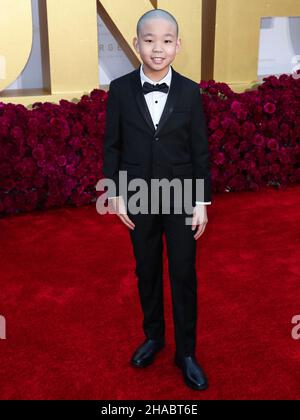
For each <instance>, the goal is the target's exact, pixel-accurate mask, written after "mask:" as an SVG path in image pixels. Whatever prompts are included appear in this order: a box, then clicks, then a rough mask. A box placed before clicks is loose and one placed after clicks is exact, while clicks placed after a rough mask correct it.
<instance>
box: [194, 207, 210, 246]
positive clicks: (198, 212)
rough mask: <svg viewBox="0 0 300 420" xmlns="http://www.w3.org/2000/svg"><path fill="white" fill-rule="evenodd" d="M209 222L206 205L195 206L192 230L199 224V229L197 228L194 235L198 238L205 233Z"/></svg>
mask: <svg viewBox="0 0 300 420" xmlns="http://www.w3.org/2000/svg"><path fill="white" fill-rule="evenodd" d="M207 222H208V219H207V210H206V205H205V204H197V205H196V207H194V211H193V221H192V230H195V229H196V227H197V226H198V229H197V230H196V234H195V235H194V238H195V239H196V240H197V239H199V238H200V236H201V235H203V233H204V230H205V228H206V224H207Z"/></svg>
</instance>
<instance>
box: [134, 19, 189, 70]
mask: <svg viewBox="0 0 300 420" xmlns="http://www.w3.org/2000/svg"><path fill="white" fill-rule="evenodd" d="M133 45H134V48H135V49H136V51H137V53H138V54H140V56H141V59H142V61H143V63H144V67H145V70H146V71H149V72H157V73H163V72H164V70H165V69H167V68H168V66H169V65H170V64H171V63H172V62H173V61H174V59H175V57H176V54H177V53H178V52H179V49H180V45H181V41H180V39H179V38H178V37H177V33H176V26H175V24H173V23H172V22H169V21H167V20H165V19H161V18H155V19H149V20H147V21H146V22H145V23H144V24H143V26H142V28H141V31H140V34H139V36H138V38H137V37H135V38H134V40H133Z"/></svg>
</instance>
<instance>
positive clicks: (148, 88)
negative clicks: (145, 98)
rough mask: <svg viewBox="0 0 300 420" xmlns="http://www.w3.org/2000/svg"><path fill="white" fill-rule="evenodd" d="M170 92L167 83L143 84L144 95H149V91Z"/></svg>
mask: <svg viewBox="0 0 300 420" xmlns="http://www.w3.org/2000/svg"><path fill="white" fill-rule="evenodd" d="M156 91H157V92H164V93H168V92H169V86H168V85H167V84H166V83H161V84H159V83H157V84H156V85H152V84H151V83H148V82H145V83H144V84H143V93H144V95H147V93H151V92H156Z"/></svg>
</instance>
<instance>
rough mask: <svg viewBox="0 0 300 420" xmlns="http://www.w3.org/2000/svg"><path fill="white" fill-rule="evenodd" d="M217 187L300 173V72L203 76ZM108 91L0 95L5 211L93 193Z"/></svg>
mask: <svg viewBox="0 0 300 420" xmlns="http://www.w3.org/2000/svg"><path fill="white" fill-rule="evenodd" d="M199 86H200V89H201V91H202V94H203V101H204V106H205V112H206V115H207V123H208V130H209V144H210V152H211V172H212V185H213V191H214V192H224V191H242V190H258V189H259V188H261V187H263V186H276V187H278V188H285V187H286V186H287V185H288V184H291V183H296V182H299V181H300V79H299V78H298V79H297V78H295V77H293V76H287V75H282V76H281V77H280V78H279V79H278V78H276V77H273V76H272V77H269V78H266V79H264V83H263V84H262V85H261V86H259V88H258V89H257V90H253V91H248V92H245V93H241V94H237V93H234V92H233V91H232V90H231V89H230V88H229V86H228V85H226V84H224V83H215V82H214V81H209V82H204V81H203V82H201V83H200V85H199ZM106 101H107V93H106V92H105V91H102V90H99V89H95V90H94V91H92V92H91V94H90V95H85V96H83V97H82V98H81V100H80V101H79V102H78V103H73V102H69V101H66V100H61V101H60V102H59V105H57V104H52V103H49V102H46V103H40V102H37V103H35V104H33V106H32V109H31V110H30V109H27V108H26V107H24V106H23V105H13V104H4V103H1V102H0V215H5V214H16V213H20V212H25V211H32V210H34V209H48V208H52V207H58V206H63V205H66V204H71V205H75V206H80V205H84V204H89V203H92V202H95V201H96V198H97V196H98V194H99V193H97V192H96V190H95V186H96V183H97V181H98V180H99V179H100V178H102V177H103V174H102V159H103V135H104V129H105V112H106Z"/></svg>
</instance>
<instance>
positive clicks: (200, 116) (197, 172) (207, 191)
mask: <svg viewBox="0 0 300 420" xmlns="http://www.w3.org/2000/svg"><path fill="white" fill-rule="evenodd" d="M190 146H191V154H192V162H193V170H194V180H195V182H196V179H203V180H204V196H202V195H201V192H202V191H198V190H196V201H198V202H205V203H208V204H209V203H211V173H210V169H211V167H210V156H209V150H208V135H207V127H206V121H205V115H204V111H203V103H202V97H201V93H200V89H199V88H198V86H196V87H195V90H194V93H193V101H192V118H191V135H190Z"/></svg>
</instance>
